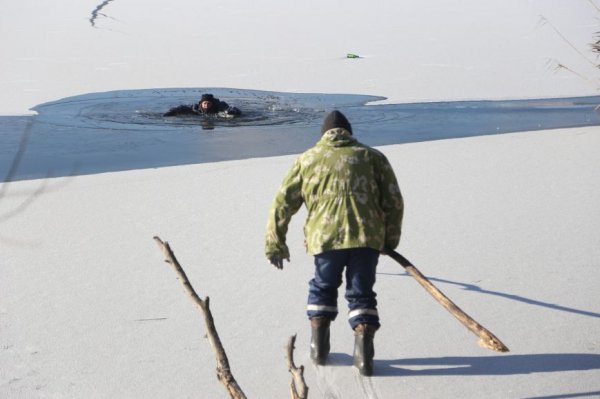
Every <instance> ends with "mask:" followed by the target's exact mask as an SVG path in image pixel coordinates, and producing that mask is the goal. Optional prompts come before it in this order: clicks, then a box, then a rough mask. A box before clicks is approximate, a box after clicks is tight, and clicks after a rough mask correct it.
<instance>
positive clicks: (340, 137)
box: [318, 127, 356, 147]
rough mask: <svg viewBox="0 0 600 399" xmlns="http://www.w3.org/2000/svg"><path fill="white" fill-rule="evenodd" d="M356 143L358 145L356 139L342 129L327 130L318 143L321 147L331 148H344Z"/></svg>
mask: <svg viewBox="0 0 600 399" xmlns="http://www.w3.org/2000/svg"><path fill="white" fill-rule="evenodd" d="M354 143H356V139H355V138H354V137H353V136H352V133H350V132H349V131H348V130H346V129H344V128H341V127H336V128H333V129H329V130H327V131H326V132H325V133H323V136H322V137H321V139H320V140H319V142H318V144H319V145H325V146H329V147H343V146H345V145H349V144H354Z"/></svg>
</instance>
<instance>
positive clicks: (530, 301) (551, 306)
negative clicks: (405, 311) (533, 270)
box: [377, 273, 600, 317]
mask: <svg viewBox="0 0 600 399" xmlns="http://www.w3.org/2000/svg"><path fill="white" fill-rule="evenodd" d="M377 274H382V275H389V276H400V277H409V275H408V273H377ZM427 279H428V280H430V281H432V282H437V283H444V284H452V285H458V286H460V287H462V289H463V290H465V291H473V292H477V293H481V294H487V295H495V296H499V297H502V298H506V299H510V300H513V301H518V302H523V303H527V304H530V305H536V306H541V307H544V308H549V309H553V310H560V311H562V312H568V313H575V314H579V315H582V316H588V317H600V313H595V312H591V311H587V310H581V309H575V308H569V307H567V306H562V305H558V304H555V303H547V302H542V301H538V300H536V299H530V298H525V297H522V296H519V295H514V294H507V293H504V292H498V291H491V290H486V289H483V288H481V287H479V286H477V285H475V284H465V283H460V282H457V281H451V280H445V279H441V278H435V277H427Z"/></svg>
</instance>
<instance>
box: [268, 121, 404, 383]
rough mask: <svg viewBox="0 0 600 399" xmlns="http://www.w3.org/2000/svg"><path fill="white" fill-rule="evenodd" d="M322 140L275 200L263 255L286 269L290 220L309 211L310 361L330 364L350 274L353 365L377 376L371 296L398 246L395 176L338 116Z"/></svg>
mask: <svg viewBox="0 0 600 399" xmlns="http://www.w3.org/2000/svg"><path fill="white" fill-rule="evenodd" d="M321 134H322V136H321V139H320V140H319V141H318V142H317V144H316V145H315V146H314V147H312V148H311V149H309V150H308V151H306V152H305V153H303V154H302V155H300V157H299V158H298V159H297V160H296V162H295V163H294V165H293V167H292V168H291V170H290V171H289V172H288V175H287V176H286V177H285V179H284V181H283V183H282V185H281V188H280V190H279V192H278V193H277V195H276V197H275V200H274V201H273V205H272V208H271V211H270V213H269V218H268V222H267V231H266V237H265V254H266V256H267V258H268V259H269V261H270V263H271V264H273V265H274V266H275V267H277V268H278V269H282V268H283V260H284V259H286V260H288V261H289V257H290V254H289V250H288V247H287V245H286V234H287V229H288V224H289V222H290V220H291V218H292V216H293V215H294V214H295V213H296V212H297V211H298V210H299V209H300V207H301V206H302V204H305V205H306V208H307V210H308V216H307V219H306V224H305V226H304V233H305V236H306V237H305V238H306V240H305V244H306V248H307V251H308V253H310V254H311V255H314V263H315V275H314V278H313V279H312V280H311V281H310V282H309V291H308V305H307V315H308V318H309V319H310V324H311V330H312V336H311V343H310V346H311V352H310V355H311V359H312V360H313V362H314V363H316V364H318V365H324V364H326V362H327V356H328V354H329V350H330V342H329V326H330V323H331V321H332V320H335V318H336V316H337V314H338V307H337V296H338V287H340V286H341V284H342V275H343V274H344V272H345V280H346V287H345V298H346V300H347V302H348V309H349V311H348V321H349V323H350V327H351V328H352V329H353V330H354V335H355V343H354V355H353V356H354V366H355V367H356V368H357V369H358V370H359V372H360V373H361V374H362V375H367V376H370V375H372V374H373V357H374V353H375V350H374V344H373V339H374V336H375V332H376V331H377V329H378V328H379V327H380V323H379V315H378V312H377V300H376V293H375V292H374V291H373V286H374V284H375V275H376V267H377V262H378V260H379V255H380V253H382V252H383V253H385V251H386V250H393V249H395V248H396V247H397V246H398V243H399V241H400V233H401V225H402V216H403V212H404V202H403V199H402V195H401V193H400V189H399V187H398V182H397V180H396V176H395V174H394V171H393V169H392V167H391V165H390V164H389V162H388V160H387V158H386V157H385V156H384V155H383V154H382V153H381V152H379V151H378V150H375V149H373V148H371V147H368V146H366V145H364V144H361V143H360V142H359V141H357V140H356V139H355V138H354V136H353V135H352V126H351V125H350V123H349V122H348V120H347V119H346V117H345V116H344V115H343V114H342V113H341V112H339V111H333V112H331V113H330V114H328V115H327V116H326V118H325V120H324V121H323V125H322V127H321Z"/></svg>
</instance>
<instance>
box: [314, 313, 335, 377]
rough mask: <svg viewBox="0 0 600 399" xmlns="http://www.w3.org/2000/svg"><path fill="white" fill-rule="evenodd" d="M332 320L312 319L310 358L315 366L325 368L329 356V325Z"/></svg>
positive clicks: (323, 318) (324, 318)
mask: <svg viewBox="0 0 600 399" xmlns="http://www.w3.org/2000/svg"><path fill="white" fill-rule="evenodd" d="M330 324H331V320H329V319H328V318H326V317H313V318H312V319H310V326H311V329H312V336H311V339H310V358H311V359H312V360H313V362H314V363H315V364H318V365H321V366H323V365H324V364H325V363H326V362H327V355H329V349H330V345H329V325H330Z"/></svg>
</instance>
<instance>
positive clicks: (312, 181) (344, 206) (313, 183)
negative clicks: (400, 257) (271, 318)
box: [265, 128, 404, 259]
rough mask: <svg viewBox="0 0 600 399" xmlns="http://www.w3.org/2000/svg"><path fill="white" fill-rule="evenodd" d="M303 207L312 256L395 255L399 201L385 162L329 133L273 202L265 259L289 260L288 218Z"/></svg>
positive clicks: (346, 136) (340, 132)
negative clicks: (346, 252)
mask: <svg viewBox="0 0 600 399" xmlns="http://www.w3.org/2000/svg"><path fill="white" fill-rule="evenodd" d="M302 204H305V205H306V208H307V210H308V216H307V219H306V222H305V225H304V235H305V237H306V241H305V244H306V249H307V251H308V253H309V254H311V255H316V254H319V253H322V252H325V251H330V250H335V249H344V248H363V247H368V248H373V249H376V250H382V249H384V248H386V249H395V248H396V247H397V246H398V243H399V241H400V233H401V225H402V217H403V212H404V201H403V199H402V195H401V193H400V188H399V187H398V182H397V180H396V176H395V174H394V171H393V169H392V167H391V165H390V164H389V162H388V160H387V158H386V157H385V156H384V155H383V154H382V153H381V152H379V151H377V150H376V149H374V148H371V147H368V146H366V145H364V144H361V143H360V142H358V141H357V140H356V139H355V138H354V137H353V136H352V135H351V134H350V133H349V132H348V131H347V130H345V129H341V128H334V129H331V130H328V131H327V132H325V134H323V136H322V137H321V139H320V140H319V141H318V142H317V144H316V145H315V146H314V147H312V148H311V149H309V150H308V151H306V152H305V153H303V154H302V155H300V157H299V158H298V159H297V160H296V162H295V163H294V165H293V166H292V168H291V169H290V171H289V173H288V175H287V176H286V177H285V179H284V181H283V183H282V184H281V188H280V189H279V192H278V193H277V195H276V196H275V199H274V201H273V205H272V207H271V211H270V212H269V218H268V222H267V231H266V235H265V254H266V256H267V258H271V257H273V256H278V257H280V258H283V259H288V258H289V256H290V254H289V250H288V247H287V245H286V234H287V230H288V224H289V223H290V220H291V219H292V216H293V215H294V214H295V213H296V212H297V211H298V210H299V209H300V207H301V206H302Z"/></svg>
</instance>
